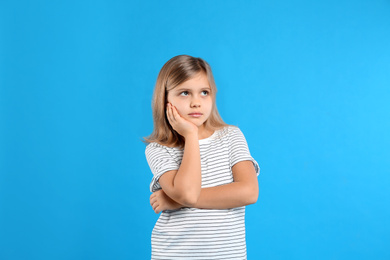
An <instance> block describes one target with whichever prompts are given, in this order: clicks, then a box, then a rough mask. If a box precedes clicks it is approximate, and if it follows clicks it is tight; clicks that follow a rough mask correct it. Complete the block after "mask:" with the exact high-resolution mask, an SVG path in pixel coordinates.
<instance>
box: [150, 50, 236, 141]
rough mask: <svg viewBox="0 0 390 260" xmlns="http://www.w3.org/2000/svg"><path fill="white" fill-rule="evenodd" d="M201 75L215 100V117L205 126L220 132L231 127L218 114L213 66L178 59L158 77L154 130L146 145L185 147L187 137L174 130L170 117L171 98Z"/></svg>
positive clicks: (175, 58) (200, 60)
mask: <svg viewBox="0 0 390 260" xmlns="http://www.w3.org/2000/svg"><path fill="white" fill-rule="evenodd" d="M200 72H203V73H205V75H206V76H207V79H208V82H209V85H210V88H211V91H210V95H211V97H212V100H213V105H212V109H211V114H210V116H209V118H208V119H207V120H206V121H205V123H204V126H205V129H208V130H217V129H220V128H222V127H224V126H228V124H226V123H225V122H224V121H223V120H222V118H221V116H220V115H219V113H218V109H217V106H216V94H217V87H216V85H215V81H214V77H213V74H212V72H211V67H210V65H209V64H208V63H207V62H206V61H205V60H203V59H201V58H195V57H191V56H189V55H178V56H175V57H173V58H171V59H170V60H169V61H167V62H166V63H165V64H164V66H163V67H162V68H161V70H160V73H159V74H158V77H157V81H156V85H155V88H154V93H153V98H152V112H153V123H154V129H153V132H152V134H151V135H150V136H148V137H144V140H143V142H144V143H146V144H148V143H152V142H157V143H159V144H161V145H165V146H174V147H180V148H183V147H184V137H182V136H181V135H180V134H178V133H177V132H176V131H175V130H174V129H173V128H172V126H171V125H170V124H169V121H168V118H167V116H166V106H167V102H168V101H167V95H168V92H169V91H170V90H172V89H174V88H176V87H177V86H178V85H180V84H182V83H183V82H185V81H187V80H189V79H191V78H192V77H193V76H195V75H197V74H198V73H200Z"/></svg>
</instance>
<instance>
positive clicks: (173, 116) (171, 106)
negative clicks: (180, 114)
mask: <svg viewBox="0 0 390 260" xmlns="http://www.w3.org/2000/svg"><path fill="white" fill-rule="evenodd" d="M170 113H171V116H172V119H173V120H175V121H176V120H177V118H176V115H175V113H174V106H173V105H170Z"/></svg>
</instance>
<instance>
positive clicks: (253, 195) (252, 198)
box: [246, 187, 259, 205]
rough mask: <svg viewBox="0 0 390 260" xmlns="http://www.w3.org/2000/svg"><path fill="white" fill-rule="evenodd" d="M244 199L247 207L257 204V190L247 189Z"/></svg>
mask: <svg viewBox="0 0 390 260" xmlns="http://www.w3.org/2000/svg"><path fill="white" fill-rule="evenodd" d="M246 198H247V201H246V204H247V205H250V204H255V203H256V202H257V199H258V198H259V189H258V188H257V187H256V188H252V189H248V193H247V196H246Z"/></svg>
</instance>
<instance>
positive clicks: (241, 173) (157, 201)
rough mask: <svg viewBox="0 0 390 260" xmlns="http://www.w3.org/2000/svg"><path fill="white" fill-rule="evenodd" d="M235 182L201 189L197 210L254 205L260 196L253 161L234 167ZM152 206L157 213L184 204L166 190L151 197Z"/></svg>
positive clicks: (240, 163)
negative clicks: (170, 195) (171, 196)
mask: <svg viewBox="0 0 390 260" xmlns="http://www.w3.org/2000/svg"><path fill="white" fill-rule="evenodd" d="M232 172H233V178H234V182H232V183H229V184H225V185H220V186H216V187H211V188H203V189H201V192H200V196H199V199H198V201H197V203H195V204H194V206H193V207H195V208H204V209H228V208H235V207H241V206H246V205H249V204H254V203H255V202H256V201H257V197H258V194H259V188H258V182H257V176H256V172H255V169H254V167H253V164H252V162H251V161H241V162H238V163H236V164H235V165H234V166H233V167H232ZM150 204H151V205H152V207H153V210H154V211H155V212H156V213H159V212H160V211H162V210H167V209H178V208H181V207H184V205H183V204H180V203H178V202H175V201H174V200H172V199H171V198H170V197H169V196H167V194H165V191H164V190H159V191H157V192H154V193H153V194H152V195H151V196H150Z"/></svg>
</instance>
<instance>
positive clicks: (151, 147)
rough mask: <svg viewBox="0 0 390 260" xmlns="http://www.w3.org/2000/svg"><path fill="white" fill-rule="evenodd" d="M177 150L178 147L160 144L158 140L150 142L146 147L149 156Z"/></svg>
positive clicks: (171, 152) (172, 152)
mask: <svg viewBox="0 0 390 260" xmlns="http://www.w3.org/2000/svg"><path fill="white" fill-rule="evenodd" d="M176 150H179V148H177V147H169V146H166V145H162V144H159V143H157V142H152V143H149V144H148V145H147V146H146V147H145V155H146V156H147V157H148V156H152V155H153V156H156V155H160V156H162V155H167V154H170V155H172V154H174V153H175V152H176Z"/></svg>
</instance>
